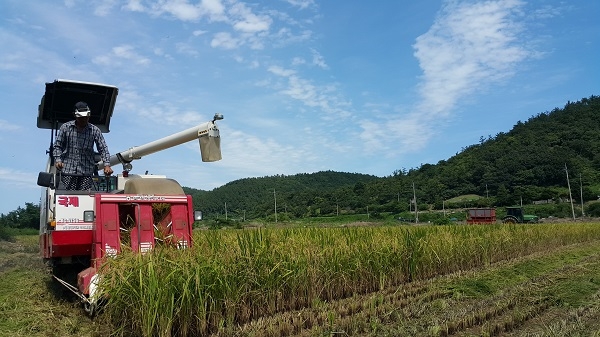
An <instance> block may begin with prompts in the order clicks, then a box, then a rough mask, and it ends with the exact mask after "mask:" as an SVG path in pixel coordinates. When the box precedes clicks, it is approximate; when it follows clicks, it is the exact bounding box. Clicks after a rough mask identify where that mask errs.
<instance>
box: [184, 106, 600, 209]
mask: <svg viewBox="0 0 600 337" xmlns="http://www.w3.org/2000/svg"><path fill="white" fill-rule="evenodd" d="M567 173H568V174H569V184H570V185H571V193H569V189H568V188H567V186H568V184H567ZM599 178H600V98H599V97H598V96H591V97H589V98H583V99H582V100H580V101H578V102H567V104H566V105H565V106H564V107H563V108H555V109H553V110H552V111H546V112H541V113H538V114H536V115H534V116H532V117H530V118H529V119H528V120H527V121H525V122H522V121H518V122H517V123H516V124H515V125H514V127H513V128H512V129H511V130H510V131H508V132H500V133H498V134H496V135H495V136H491V135H488V136H487V137H483V136H482V137H481V138H480V141H479V143H478V144H473V145H470V146H467V147H464V148H462V149H461V150H460V151H459V152H457V153H456V155H454V156H453V157H451V158H449V159H447V160H441V161H439V162H438V163H437V164H423V165H421V166H420V167H417V168H410V169H406V168H400V169H398V170H396V171H394V172H393V173H392V174H391V175H390V176H387V177H374V176H368V175H361V174H349V173H341V172H332V171H326V172H317V173H313V174H300V175H290V176H282V175H278V176H272V177H261V178H247V179H240V180H237V181H234V182H231V183H229V184H226V185H224V186H221V187H219V188H216V189H214V190H212V191H201V190H196V189H193V188H186V191H187V192H188V193H190V194H192V195H193V196H194V200H195V206H196V207H198V208H199V209H202V210H204V211H205V213H206V214H207V215H208V216H212V217H224V216H228V217H230V218H237V219H243V218H246V219H247V218H269V217H274V216H275V209H276V208H275V207H277V211H278V213H279V214H278V216H279V217H292V218H295V217H310V216H324V215H335V214H339V213H340V212H341V213H359V212H363V213H364V212H367V211H370V212H392V213H401V212H406V211H410V210H411V209H414V206H415V204H414V202H415V200H414V199H415V198H414V197H416V203H417V204H416V206H417V207H418V208H419V209H421V210H426V209H434V210H441V209H443V208H445V207H492V206H494V207H501V206H510V205H520V204H521V203H523V204H531V203H533V202H534V201H538V200H544V201H546V202H551V203H559V202H561V201H569V200H570V198H572V199H575V200H577V202H581V201H591V200H597V199H598V195H599V194H600V183H599V182H600V179H599ZM413 186H414V190H413ZM467 194H475V195H479V196H482V198H476V199H474V200H471V201H468V202H464V201H461V202H460V203H459V204H456V205H454V204H452V203H451V202H450V203H448V204H446V201H448V200H452V198H455V197H458V196H461V195H467Z"/></svg>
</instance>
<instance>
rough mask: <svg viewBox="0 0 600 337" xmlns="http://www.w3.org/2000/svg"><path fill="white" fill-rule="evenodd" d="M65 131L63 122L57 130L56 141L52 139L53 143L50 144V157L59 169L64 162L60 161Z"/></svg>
mask: <svg viewBox="0 0 600 337" xmlns="http://www.w3.org/2000/svg"><path fill="white" fill-rule="evenodd" d="M65 133H66V128H65V127H64V124H63V125H62V126H61V127H60V129H59V130H58V135H57V136H56V141H54V145H53V146H52V157H54V166H55V167H56V168H57V169H59V170H61V169H62V168H63V167H64V163H63V162H62V154H63V152H64V149H65V139H66V136H65Z"/></svg>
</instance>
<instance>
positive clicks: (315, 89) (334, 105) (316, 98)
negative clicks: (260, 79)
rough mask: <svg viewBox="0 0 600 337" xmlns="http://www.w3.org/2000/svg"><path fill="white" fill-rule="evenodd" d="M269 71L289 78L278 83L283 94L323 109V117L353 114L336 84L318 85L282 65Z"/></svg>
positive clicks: (334, 117) (329, 117) (309, 105)
mask: <svg viewBox="0 0 600 337" xmlns="http://www.w3.org/2000/svg"><path fill="white" fill-rule="evenodd" d="M268 71H269V72H270V73H272V74H274V75H277V76H279V77H283V78H286V79H287V83H283V84H279V85H278V87H283V89H281V90H280V92H281V93H282V94H284V95H286V96H289V97H291V98H293V99H296V100H299V101H301V102H302V103H303V104H304V105H306V106H308V107H311V108H319V109H321V111H323V112H324V113H325V114H324V115H321V118H322V119H324V120H331V119H338V118H349V117H351V116H352V113H351V112H350V111H348V109H349V108H350V106H351V104H350V103H349V102H347V101H346V100H345V99H343V98H342V97H341V96H340V95H339V94H338V92H337V87H336V85H334V84H329V85H322V86H317V85H315V84H313V83H312V82H311V81H310V80H307V79H304V78H302V77H300V76H299V75H298V74H297V73H296V71H294V70H292V69H285V68H282V67H280V66H271V67H269V68H268Z"/></svg>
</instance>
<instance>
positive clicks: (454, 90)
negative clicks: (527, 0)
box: [361, 0, 532, 153]
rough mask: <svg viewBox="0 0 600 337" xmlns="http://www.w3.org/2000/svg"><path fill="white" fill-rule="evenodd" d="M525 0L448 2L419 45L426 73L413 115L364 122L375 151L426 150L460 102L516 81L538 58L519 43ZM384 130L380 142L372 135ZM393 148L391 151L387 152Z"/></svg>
mask: <svg viewBox="0 0 600 337" xmlns="http://www.w3.org/2000/svg"><path fill="white" fill-rule="evenodd" d="M523 4H524V3H523V2H522V1H520V0H490V1H485V2H471V1H465V2H456V1H447V2H446V4H445V6H444V8H443V9H442V10H441V12H440V13H438V16H437V18H436V20H435V22H434V24H433V25H432V26H431V27H430V29H429V31H427V32H426V33H425V34H423V35H421V36H419V37H418V38H417V39H416V42H415V44H414V45H413V47H414V49H415V57H416V58H417V59H418V61H419V65H420V67H421V69H422V71H423V75H422V77H421V83H420V85H419V93H420V100H419V101H418V102H417V104H416V105H415V107H414V109H413V111H412V112H411V113H409V114H401V116H400V117H398V116H391V117H388V118H386V119H383V120H377V121H373V120H371V121H369V122H364V123H363V129H364V132H363V133H362V134H361V138H362V139H363V140H365V141H366V143H367V144H370V146H371V147H373V148H377V147H379V148H381V149H383V148H385V147H384V145H383V144H398V146H397V148H395V149H390V150H392V151H394V152H396V153H402V152H414V151H418V150H419V149H422V148H423V146H424V145H425V144H426V143H427V142H428V140H429V139H430V138H431V136H433V135H434V134H435V132H436V131H435V128H436V127H437V126H438V125H439V124H440V123H441V122H442V121H443V120H444V119H445V118H448V117H449V116H450V114H451V113H452V112H453V109H454V108H455V106H456V105H457V103H458V102H459V101H460V100H461V99H463V98H465V97H467V95H469V94H472V93H474V92H477V91H481V90H485V89H486V88H487V87H489V86H490V85H493V84H497V83H499V82H501V81H503V80H505V79H507V78H509V77H511V76H512V75H513V74H514V73H515V72H516V70H517V67H518V66H519V64H520V63H521V62H523V61H524V60H525V59H527V58H528V57H531V56H532V54H531V53H530V52H529V51H528V50H527V48H526V47H525V43H524V42H522V41H520V40H519V33H520V32H521V31H522V28H523V27H522V26H521V25H520V23H519V21H518V20H519V19H520V17H519V14H520V8H521V6H522V5H523ZM373 129H375V130H378V131H376V132H377V139H375V140H374V139H371V138H370V137H369V134H371V133H372V132H373ZM386 150H387V149H386Z"/></svg>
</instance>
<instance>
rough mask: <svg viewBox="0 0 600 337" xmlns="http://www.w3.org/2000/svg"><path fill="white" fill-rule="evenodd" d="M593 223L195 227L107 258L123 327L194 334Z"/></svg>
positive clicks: (542, 246)
mask: <svg viewBox="0 0 600 337" xmlns="http://www.w3.org/2000/svg"><path fill="white" fill-rule="evenodd" d="M599 239H600V225H599V224H584V223H579V224H575V223H573V224H536V225H492V226H419V227H343V228H288V229H252V230H248V229H246V230H221V231H198V232H195V235H194V244H193V247H192V248H191V249H186V250H174V249H167V248H161V247H158V248H157V249H155V250H154V251H153V252H152V253H150V254H145V255H135V254H133V253H131V252H125V253H124V254H121V255H120V256H118V257H117V258H115V259H110V260H109V261H107V263H106V266H105V268H103V270H102V271H101V273H102V275H103V277H102V281H101V287H102V289H103V291H104V294H105V296H106V298H107V305H106V308H105V314H106V316H107V317H108V319H110V320H111V321H112V322H113V323H114V324H115V325H117V326H120V327H121V329H120V330H118V331H122V332H123V333H122V334H124V335H125V334H126V333H125V332H127V333H132V334H133V335H140V336H198V335H206V334H209V333H215V332H218V331H219V330H220V329H221V328H223V327H226V326H232V325H234V324H243V323H245V322H249V321H251V320H253V319H257V318H259V317H263V316H267V315H272V314H274V313H277V312H283V311H288V310H295V309H301V308H309V307H311V306H313V305H316V304H318V303H320V302H322V301H328V300H336V299H340V298H345V297H349V296H352V295H355V294H362V293H367V292H371V291H376V290H381V289H383V288H386V287H391V286H399V285H401V284H403V283H406V282H410V281H413V280H421V279H426V278H431V277H435V276H437V275H443V274H447V273H451V272H455V271H458V270H467V269H471V268H474V267H478V266H485V265H488V264H490V263H494V262H497V261H502V260H506V259H512V258H515V257H519V256H523V255H527V254H531V253H533V252H537V251H543V250H547V249H552V248H553V247H558V246H563V245H568V244H573V243H577V242H583V241H590V240H599Z"/></svg>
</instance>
